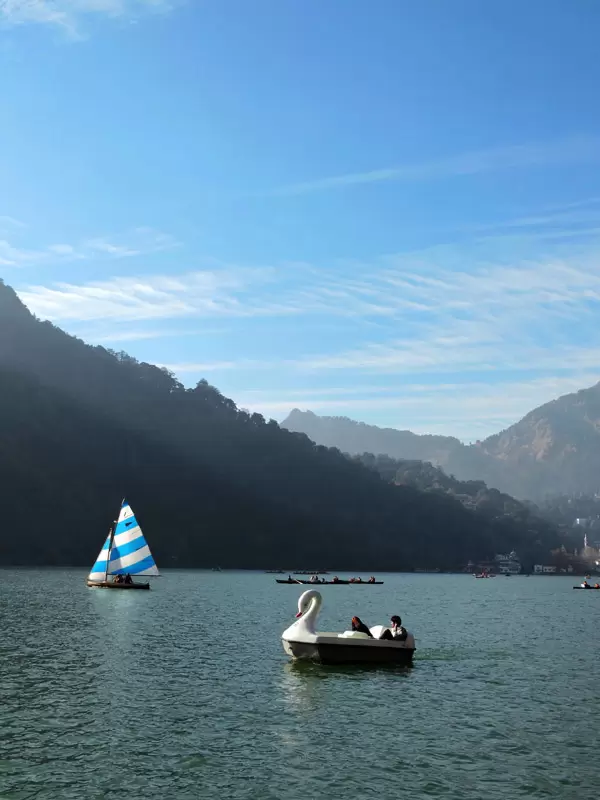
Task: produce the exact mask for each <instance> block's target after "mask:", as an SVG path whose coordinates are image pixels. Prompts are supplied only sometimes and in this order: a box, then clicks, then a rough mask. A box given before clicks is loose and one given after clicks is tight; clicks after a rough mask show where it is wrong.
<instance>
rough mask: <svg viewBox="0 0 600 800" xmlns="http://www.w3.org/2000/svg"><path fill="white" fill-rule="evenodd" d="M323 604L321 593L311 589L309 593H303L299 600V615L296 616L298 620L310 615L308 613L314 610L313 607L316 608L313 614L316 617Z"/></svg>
mask: <svg viewBox="0 0 600 800" xmlns="http://www.w3.org/2000/svg"><path fill="white" fill-rule="evenodd" d="M313 601H314V603H313ZM322 602H323V598H322V597H321V593H320V592H317V591H315V590H314V589H309V590H308V591H307V592H303V593H302V594H301V595H300V597H299V598H298V613H297V614H296V619H298V618H299V617H304V616H305V615H306V614H308V612H309V611H311V610H312V607H313V605H314V606H315V610H314V612H313V614H314V616H316V615H317V611H318V609H319V608H321V603H322Z"/></svg>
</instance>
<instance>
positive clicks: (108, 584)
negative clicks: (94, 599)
mask: <svg viewBox="0 0 600 800" xmlns="http://www.w3.org/2000/svg"><path fill="white" fill-rule="evenodd" d="M87 585H88V587H89V588H90V589H93V588H96V589H149V588H150V584H149V583H114V581H88V582H87Z"/></svg>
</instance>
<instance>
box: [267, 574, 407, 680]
mask: <svg viewBox="0 0 600 800" xmlns="http://www.w3.org/2000/svg"><path fill="white" fill-rule="evenodd" d="M322 602H323V600H322V597H321V595H320V594H319V592H317V591H315V590H314V589H309V590H308V591H307V592H304V594H302V595H300V598H299V600H298V614H297V615H296V617H297V619H296V621H295V622H294V623H293V624H292V625H290V627H289V628H287V629H286V630H285V631H284V632H283V633H282V635H281V641H282V644H283V649H284V650H285V652H286V653H287V654H288V655H290V656H292V657H293V658H295V659H299V660H304V661H314V662H316V663H318V664H327V665H334V664H402V665H404V666H409V665H410V664H412V660H413V655H414V652H415V650H416V647H415V637H414V636H413V635H412V633H409V634H408V636H407V638H406V640H405V641H403V642H401V641H398V640H394V639H379V636H381V634H382V633H383V631H384V630H385V629H386V627H387V626H385V625H375V626H373V627H372V628H370V631H371V634H372V635H373V637H374V638H373V639H371V638H370V637H369V636H367V634H366V633H359V632H358V631H344V633H329V632H322V631H316V630H315V623H316V620H317V617H318V615H319V611H320V610H321V605H322Z"/></svg>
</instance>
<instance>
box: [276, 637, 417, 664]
mask: <svg viewBox="0 0 600 800" xmlns="http://www.w3.org/2000/svg"><path fill="white" fill-rule="evenodd" d="M283 646H284V650H285V651H286V653H288V654H289V655H291V656H293V657H294V658H297V659H298V660H301V661H312V662H314V663H316V664H324V665H327V666H335V665H339V664H399V665H402V666H405V667H408V666H410V665H411V664H412V661H413V656H414V653H415V651H414V649H412V648H408V647H397V646H393V645H391V646H387V647H386V646H375V647H373V646H365V645H364V644H363V645H360V644H347V643H345V642H344V644H327V643H325V642H316V643H314V644H313V643H309V642H290V641H287V640H284V641H283Z"/></svg>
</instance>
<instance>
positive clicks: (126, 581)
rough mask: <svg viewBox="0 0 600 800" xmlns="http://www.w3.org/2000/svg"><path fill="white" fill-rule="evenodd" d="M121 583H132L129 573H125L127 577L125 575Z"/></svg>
mask: <svg viewBox="0 0 600 800" xmlns="http://www.w3.org/2000/svg"><path fill="white" fill-rule="evenodd" d="M123 583H127V584H129V583H133V579H132V577H131V575H130V574H129V573H127V575H125V578H124V580H123Z"/></svg>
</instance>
